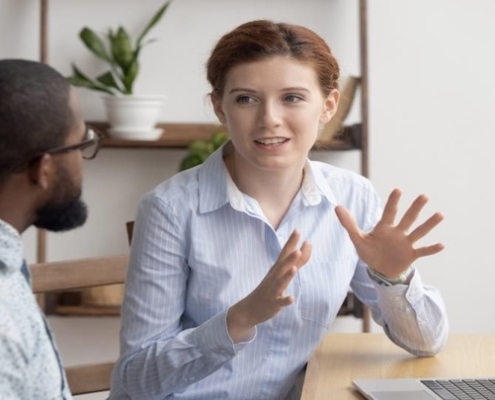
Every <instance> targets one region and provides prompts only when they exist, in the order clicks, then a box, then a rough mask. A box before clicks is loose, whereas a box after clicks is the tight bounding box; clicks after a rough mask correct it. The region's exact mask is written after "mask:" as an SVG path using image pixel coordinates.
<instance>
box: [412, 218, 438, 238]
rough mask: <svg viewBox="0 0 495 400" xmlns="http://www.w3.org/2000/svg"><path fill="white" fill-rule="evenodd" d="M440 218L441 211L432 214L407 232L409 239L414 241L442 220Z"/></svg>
mask: <svg viewBox="0 0 495 400" xmlns="http://www.w3.org/2000/svg"><path fill="white" fill-rule="evenodd" d="M442 220H443V214H442V213H435V214H433V215H432V216H431V217H430V218H428V219H427V220H426V221H425V222H423V223H422V224H421V225H419V226H418V227H417V228H416V229H415V230H413V231H412V232H411V233H410V234H409V240H410V241H411V242H413V243H414V242H416V241H417V240H419V239H421V238H422V237H424V236H426V235H427V234H428V233H429V232H430V231H431V230H432V229H433V228H434V227H435V226H437V225H438V224H439V223H440V222H442Z"/></svg>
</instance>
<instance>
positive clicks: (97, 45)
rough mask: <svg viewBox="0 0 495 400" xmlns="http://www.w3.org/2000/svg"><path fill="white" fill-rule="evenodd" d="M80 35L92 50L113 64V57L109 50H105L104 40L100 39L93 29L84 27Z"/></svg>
mask: <svg viewBox="0 0 495 400" xmlns="http://www.w3.org/2000/svg"><path fill="white" fill-rule="evenodd" d="M79 37H80V38H81V40H82V41H83V43H84V44H85V45H86V47H87V48H88V49H89V50H91V51H92V52H93V53H94V54H95V55H96V56H97V57H99V58H101V59H102V60H105V61H106V62H108V63H110V64H113V62H114V61H113V60H112V58H111V57H110V56H109V55H108V53H107V51H106V50H105V46H104V44H103V41H102V40H101V39H100V37H99V36H98V35H97V34H96V33H94V32H93V31H92V30H91V29H89V28H83V29H82V30H81V32H80V33H79Z"/></svg>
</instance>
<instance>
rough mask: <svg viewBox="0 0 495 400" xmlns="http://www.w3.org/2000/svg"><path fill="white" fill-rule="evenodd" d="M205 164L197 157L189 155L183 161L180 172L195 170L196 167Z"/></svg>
mask: <svg viewBox="0 0 495 400" xmlns="http://www.w3.org/2000/svg"><path fill="white" fill-rule="evenodd" d="M202 163H203V159H202V158H201V157H199V156H197V155H194V154H192V155H188V156H186V157H184V159H183V160H182V161H181V163H180V166H179V170H180V171H185V170H186V169H189V168H193V167H195V166H196V165H200V164H202Z"/></svg>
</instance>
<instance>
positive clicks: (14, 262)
mask: <svg viewBox="0 0 495 400" xmlns="http://www.w3.org/2000/svg"><path fill="white" fill-rule="evenodd" d="M22 250H23V249H22V240H21V235H20V234H19V232H17V230H16V229H15V228H14V227H13V226H11V225H9V224H8V223H6V222H5V221H3V220H1V219H0V262H1V263H3V264H5V266H6V267H7V270H14V271H17V270H18V271H20V270H21V267H22V263H23V258H22Z"/></svg>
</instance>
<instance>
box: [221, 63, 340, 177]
mask: <svg viewBox="0 0 495 400" xmlns="http://www.w3.org/2000/svg"><path fill="white" fill-rule="evenodd" d="M338 96H339V93H338V92H337V90H334V91H333V92H332V93H331V94H330V95H329V96H328V97H324V96H323V94H322V91H321V89H320V85H319V82H318V77H317V74H316V71H315V70H314V69H313V67H312V66H310V65H308V64H303V63H301V62H299V61H296V60H293V59H290V58H286V57H272V58H268V59H265V60H261V61H256V62H252V63H245V64H240V65H237V66H235V67H234V68H232V69H231V70H230V71H229V72H228V73H227V77H226V82H225V89H224V93H223V97H222V98H218V97H216V96H215V95H213V96H212V101H213V105H214V108H215V113H216V114H217V116H218V118H219V119H220V121H222V123H224V125H225V126H226V127H227V129H228V131H229V135H230V138H231V140H232V143H233V145H234V147H235V149H236V153H237V155H238V156H241V159H240V160H239V162H243V163H244V164H250V165H246V167H248V168H252V167H255V168H258V169H263V170H275V169H284V168H302V167H303V166H304V163H305V162H306V158H307V155H308V152H309V151H310V149H311V147H312V146H313V145H314V143H315V141H316V139H317V135H318V130H319V125H320V123H322V122H323V123H325V122H328V121H329V120H330V118H331V117H332V116H333V115H334V114H335V111H336V109H337V103H338Z"/></svg>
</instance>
